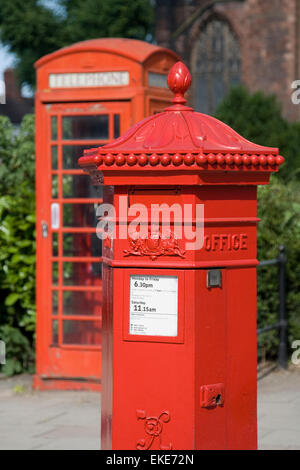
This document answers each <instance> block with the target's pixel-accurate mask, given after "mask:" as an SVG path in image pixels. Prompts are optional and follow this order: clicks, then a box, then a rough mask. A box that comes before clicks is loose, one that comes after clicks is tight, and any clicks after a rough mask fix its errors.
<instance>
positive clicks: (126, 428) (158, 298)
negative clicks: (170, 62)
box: [79, 62, 283, 450]
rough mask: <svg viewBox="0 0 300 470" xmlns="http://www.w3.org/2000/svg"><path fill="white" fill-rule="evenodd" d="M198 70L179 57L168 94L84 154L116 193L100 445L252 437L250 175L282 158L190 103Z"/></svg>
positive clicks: (205, 444)
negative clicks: (163, 104) (166, 103)
mask: <svg viewBox="0 0 300 470" xmlns="http://www.w3.org/2000/svg"><path fill="white" fill-rule="evenodd" d="M190 83H191V78H190V74H189V72H188V70H187V69H186V67H185V66H184V64H182V63H180V62H179V63H177V64H176V65H174V66H173V68H172V69H171V72H170V74H169V77H168V84H169V87H170V89H171V90H172V91H173V92H174V93H175V97H174V99H173V105H172V106H170V107H168V108H166V109H165V111H164V112H162V113H159V114H156V115H153V116H151V117H149V118H146V119H144V120H143V121H142V122H140V123H139V124H137V125H135V126H134V127H133V128H131V129H130V130H129V131H128V132H127V133H125V134H124V135H123V136H122V137H120V138H119V139H117V140H116V141H114V142H113V143H111V144H108V145H106V146H104V147H101V148H98V149H92V150H91V149H90V150H86V151H85V153H84V156H83V157H81V158H80V160H79V164H80V166H81V167H82V168H83V169H84V170H85V171H87V172H89V173H90V174H91V176H92V178H93V181H94V184H95V183H96V182H97V183H98V184H104V185H105V191H104V194H105V196H104V202H105V203H106V204H112V205H113V206H114V208H113V210H112V212H110V210H109V207H110V206H109V205H108V206H106V210H105V211H104V212H103V214H102V215H103V218H102V219H101V221H100V222H99V223H100V224H104V222H105V223H107V228H108V232H107V233H106V236H107V238H105V240H104V242H103V254H104V257H103V280H104V288H103V295H104V311H103V349H102V361H103V389H102V394H103V398H102V449H136V450H137V449H140V450H143V449H150V450H156V449H165V450H167V449H180V450H182V449H255V448H256V446H257V435H256V428H257V422H256V266H257V264H258V262H257V260H256V225H257V222H258V219H257V214H256V200H257V198H256V189H257V185H258V184H267V183H268V181H269V177H270V174H271V173H272V172H273V171H277V170H278V166H279V165H280V164H281V163H282V162H283V158H282V157H281V156H280V155H278V149H276V148H268V147H262V146H259V145H256V144H254V143H252V142H249V141H247V140H245V139H244V138H243V137H241V136H240V135H238V134H237V133H236V132H235V131H233V130H232V129H231V128H230V127H228V126H227V125H225V124H224V123H222V122H220V121H218V120H216V119H214V118H213V117H211V116H207V115H204V114H201V113H196V112H194V111H193V109H192V108H189V107H186V106H185V101H186V100H185V99H184V97H183V94H184V92H185V91H186V90H187V89H188V87H189V86H190ZM203 211H204V214H203ZM159 212H160V217H159V219H158V218H157V214H158V213H159ZM161 214H162V216H161ZM168 215H169V216H170V223H168ZM137 218H138V219H137ZM114 220H115V222H116V223H115V226H114V229H113V231H112V230H111V227H113V222H114ZM134 220H135V222H136V223H137V227H136V230H135V231H134V225H133V222H134ZM203 220H204V231H203V230H202V229H203V224H202V223H203ZM138 222H139V224H138ZM109 224H110V226H109ZM109 227H110V228H109ZM102 229H103V226H102ZM181 232H182V233H181ZM193 236H194V240H193V239H192V237H193Z"/></svg>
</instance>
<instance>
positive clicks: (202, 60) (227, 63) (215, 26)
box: [193, 19, 240, 114]
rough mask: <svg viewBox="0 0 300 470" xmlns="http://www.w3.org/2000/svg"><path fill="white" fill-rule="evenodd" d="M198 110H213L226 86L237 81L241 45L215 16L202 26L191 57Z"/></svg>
mask: <svg viewBox="0 0 300 470" xmlns="http://www.w3.org/2000/svg"><path fill="white" fill-rule="evenodd" d="M193 64H194V70H193V83H194V87H193V94H194V100H193V101H194V107H195V109H196V110H197V111H200V112H202V113H206V114H212V113H213V112H214V111H215V110H216V108H217V106H218V104H219V103H220V101H222V99H223V98H224V97H225V96H226V94H227V93H228V91H229V89H230V88H231V87H232V86H233V85H236V84H238V83H239V82H240V48H239V43H238V40H237V38H236V37H235V35H234V33H233V32H232V30H231V28H230V26H229V24H228V23H227V22H225V21H222V20H219V19H214V20H211V21H210V22H208V23H207V24H206V25H205V27H204V28H203V30H202V32H201V34H200V36H199V39H198V41H197V43H196V45H195V49H194V57H193Z"/></svg>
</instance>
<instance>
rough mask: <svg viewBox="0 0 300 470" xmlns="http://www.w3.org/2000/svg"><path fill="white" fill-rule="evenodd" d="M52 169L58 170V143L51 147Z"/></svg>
mask: <svg viewBox="0 0 300 470" xmlns="http://www.w3.org/2000/svg"><path fill="white" fill-rule="evenodd" d="M51 159H52V170H57V145H52V147H51Z"/></svg>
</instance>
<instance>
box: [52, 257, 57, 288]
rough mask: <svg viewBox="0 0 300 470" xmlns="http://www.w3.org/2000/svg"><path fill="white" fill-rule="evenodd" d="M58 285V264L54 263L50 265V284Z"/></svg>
mask: <svg viewBox="0 0 300 470" xmlns="http://www.w3.org/2000/svg"><path fill="white" fill-rule="evenodd" d="M57 283H58V263H57V262H56V261H55V262H54V263H52V284H53V285H54V286H57Z"/></svg>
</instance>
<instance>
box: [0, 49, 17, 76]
mask: <svg viewBox="0 0 300 470" xmlns="http://www.w3.org/2000/svg"><path fill="white" fill-rule="evenodd" d="M13 63H14V56H13V54H9V52H8V50H7V47H4V46H3V45H2V44H1V43H0V79H2V78H3V72H4V70H5V69H7V68H8V67H11V66H12V65H13Z"/></svg>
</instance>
